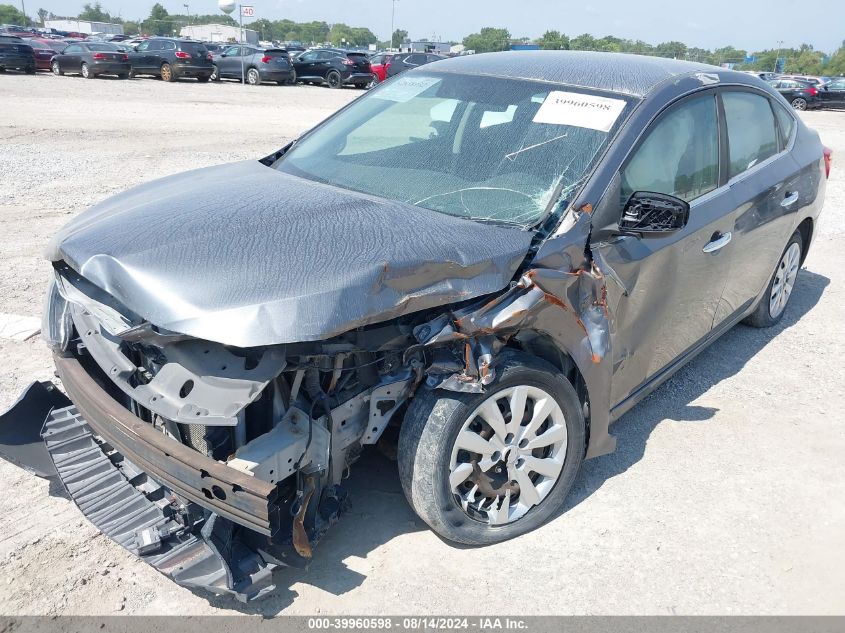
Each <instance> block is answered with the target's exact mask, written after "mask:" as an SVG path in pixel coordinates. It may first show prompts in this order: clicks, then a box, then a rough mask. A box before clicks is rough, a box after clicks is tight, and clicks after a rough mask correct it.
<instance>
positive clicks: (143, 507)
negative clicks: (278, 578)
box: [0, 356, 345, 602]
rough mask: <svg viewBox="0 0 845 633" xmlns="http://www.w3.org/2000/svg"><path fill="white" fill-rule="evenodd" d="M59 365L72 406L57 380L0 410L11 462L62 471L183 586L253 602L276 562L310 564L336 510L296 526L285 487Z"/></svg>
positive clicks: (123, 535) (100, 523) (68, 361)
mask: <svg viewBox="0 0 845 633" xmlns="http://www.w3.org/2000/svg"><path fill="white" fill-rule="evenodd" d="M55 361H56V368H57V371H58V374H59V376H60V378H61V379H62V382H63V384H64V386H65V389H66V390H67V392H68V395H69V396H70V397H71V399H72V402H71V400H68V399H67V398H66V397H64V396H63V395H62V394H61V392H60V391H59V390H58V389H57V388H56V387H55V386H54V385H52V384H51V383H34V384H33V385H32V386H31V387H30V388H29V389H28V390H27V391H26V392H25V393H24V395H23V396H22V397H21V398H20V399H19V400H18V402H16V403H15V405H13V407H12V408H11V409H10V410H9V411H7V412H6V413H4V414H3V415H2V416H0V453H2V455H3V457H6V458H7V459H9V460H10V461H13V462H15V463H17V464H19V465H21V466H23V467H24V468H27V469H28V470H30V471H32V472H34V473H35V474H38V475H40V476H44V477H57V478H58V479H59V480H61V482H62V483H63V485H64V487H65V489H66V490H67V492H68V495H69V496H70V497H71V499H73V501H74V503H76V505H77V506H78V507H79V509H80V510H81V511H82V513H83V514H84V515H85V516H86V517H87V518H88V519H89V520H90V521H91V522H92V523H93V524H94V525H96V526H97V528H98V529H100V530H101V531H102V532H103V533H105V534H106V535H107V536H109V537H110V538H112V539H113V540H115V541H117V542H118V543H120V544H121V545H122V546H123V547H125V548H126V549H128V550H129V551H131V552H132V553H133V554H136V555H137V556H139V557H140V558H141V559H142V560H144V561H145V562H147V563H149V564H151V565H152V566H153V567H155V568H156V569H158V570H159V571H161V572H162V573H163V574H165V575H167V576H168V577H170V578H171V579H172V580H174V581H176V582H177V583H179V584H181V585H184V586H188V587H194V588H200V589H205V590H207V591H210V592H212V593H215V594H228V595H232V596H234V597H235V598H237V599H238V600H241V601H244V602H246V601H249V600H252V599H256V598H259V597H261V596H263V595H265V594H267V593H268V592H271V591H272V590H273V589H274V588H275V585H274V584H273V581H272V572H273V570H274V569H275V568H276V567H279V566H296V567H301V566H304V565H305V564H307V562H308V558H307V557H305V556H304V555H303V548H304V550H305V553H306V554H308V555H310V548H311V546H312V545H314V544H315V543H316V541H317V540H318V539H319V537H320V536H321V535H322V534H323V533H324V532H325V530H326V529H327V527H328V525H330V523H331V522H333V520H334V519H335V518H336V514H335V515H333V516H331V517H328V516H325V517H321V519H315V518H314V517H312V516H309V517H308V518H307V519H306V525H305V527H304V528H302V524H301V523H300V529H299V530H298V531H297V530H295V529H294V530H293V531H292V530H291V523H292V520H293V514H294V513H293V512H292V509H291V506H290V504H288V503H286V502H285V501H281V500H278V499H277V498H276V495H277V491H278V489H277V487H276V486H274V485H272V484H269V483H267V482H264V481H261V480H259V479H256V478H254V477H250V476H249V475H247V474H244V473H241V472H239V471H237V470H234V469H232V468H229V467H227V466H226V465H224V464H221V463H219V462H216V461H214V460H213V459H211V458H209V457H207V456H205V455H203V454H201V453H199V452H197V451H194V450H193V449H190V448H189V447H187V446H184V445H183V444H180V443H179V442H177V441H175V440H173V439H171V438H169V437H167V436H166V435H164V434H163V433H162V432H160V431H158V430H156V429H155V428H154V427H153V426H152V425H150V424H148V423H146V422H144V421H143V420H141V419H140V418H137V417H136V416H134V415H133V414H132V413H131V412H130V411H128V410H127V409H125V408H124V407H122V406H121V405H120V403H118V402H117V401H115V400H114V399H113V398H112V397H111V396H110V395H109V394H108V393H106V392H105V391H104V390H103V389H102V387H100V385H99V384H98V383H97V382H96V381H95V380H94V379H93V378H92V377H91V376H90V375H89V374H88V373H87V372H86V371H85V369H84V368H83V367H82V365H81V364H80V362H79V361H78V360H77V359H75V358H73V357H69V356H56V358H55ZM45 420H46V421H45ZM42 425H43V426H42ZM341 501H345V500H343V499H342V500H341ZM179 504H187V506H188V507H189V508H190V510H191V511H190V512H188V515H189V516H190V517H191V520H190V521H188V522H186V520H185V516H184V513H181V514H180V513H178V512H176V510H175V507H176V506H179ZM337 506H338V508H342V507H343V506H345V503H344V502H341V503H338V504H337ZM183 507H184V505H183ZM338 512H339V510H338ZM302 514H303V515H304V512H303V513H302ZM294 536H296V537H297V538H296V539H295V538H294ZM294 540H296V541H297V545H298V546H297V545H295V544H294Z"/></svg>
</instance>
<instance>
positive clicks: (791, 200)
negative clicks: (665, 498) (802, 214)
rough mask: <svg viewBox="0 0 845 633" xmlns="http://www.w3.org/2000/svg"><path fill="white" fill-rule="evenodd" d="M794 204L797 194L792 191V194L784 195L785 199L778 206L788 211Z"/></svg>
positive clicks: (796, 200)
mask: <svg viewBox="0 0 845 633" xmlns="http://www.w3.org/2000/svg"><path fill="white" fill-rule="evenodd" d="M796 202H798V192H797V191H793V192H792V193H787V194H786V197H785V198H784V199H783V200H781V203H780V206H782V207H783V208H784V209H788V208H789V207H791V206H792V205H793V204H795V203H796Z"/></svg>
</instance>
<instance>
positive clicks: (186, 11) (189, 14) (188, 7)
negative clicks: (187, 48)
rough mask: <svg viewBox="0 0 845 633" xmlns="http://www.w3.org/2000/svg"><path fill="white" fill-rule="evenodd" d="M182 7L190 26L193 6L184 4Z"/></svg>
mask: <svg viewBox="0 0 845 633" xmlns="http://www.w3.org/2000/svg"><path fill="white" fill-rule="evenodd" d="M182 6H183V7H185V15H186V16H187V18H188V24H190V23H191V5H189V4H183V5H182Z"/></svg>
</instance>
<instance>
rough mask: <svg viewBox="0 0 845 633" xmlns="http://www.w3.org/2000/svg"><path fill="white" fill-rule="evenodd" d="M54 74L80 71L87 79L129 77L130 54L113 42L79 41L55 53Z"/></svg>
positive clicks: (130, 67) (52, 65) (130, 66)
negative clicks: (119, 48)
mask: <svg viewBox="0 0 845 633" xmlns="http://www.w3.org/2000/svg"><path fill="white" fill-rule="evenodd" d="M51 67H52V71H53V74H54V75H64V74H65V73H79V74H80V75H82V76H83V77H85V79H94V78H95V77H99V76H100V75H117V76H118V77H120V78H121V79H127V78H128V77H129V73H130V71H131V70H132V65H131V64H130V63H129V55H128V54H126V53H123V52H121V51H120V50H118V48H117V45H115V44H112V43H111V42H77V43H75V44H71V45H70V46H68V47H67V48H66V49H65V50H64V51H62V52H61V53H59V54H57V55H55V56H54V57H53V61H52V64H51Z"/></svg>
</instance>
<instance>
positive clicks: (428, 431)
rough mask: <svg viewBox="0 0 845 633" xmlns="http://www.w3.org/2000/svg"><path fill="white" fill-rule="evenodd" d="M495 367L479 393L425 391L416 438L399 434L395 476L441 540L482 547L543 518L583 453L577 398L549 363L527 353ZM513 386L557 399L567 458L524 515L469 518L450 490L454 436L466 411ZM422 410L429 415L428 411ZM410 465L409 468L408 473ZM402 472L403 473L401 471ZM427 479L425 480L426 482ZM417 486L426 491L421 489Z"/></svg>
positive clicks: (560, 499) (559, 500) (558, 503)
mask: <svg viewBox="0 0 845 633" xmlns="http://www.w3.org/2000/svg"><path fill="white" fill-rule="evenodd" d="M497 371H498V372H499V375H498V378H497V380H496V381H494V383H493V384H492V385H490V386H489V387H488V388H486V389H485V392H484V393H482V394H459V393H449V392H445V391H439V392H436V393H435V394H432V393H429V394H427V398H426V400H427V401H428V402H424V401H423V400H420V401H419V402H418V403H415V404H417V405H418V406H419V407H420V408H421V409H423V410H422V411H419V410H418V411H416V412H415V413H414V414H415V415H416V416H418V417H426V418H427V420H426V421H425V422H424V424H423V428H422V429H421V433H419V438H418V440H417V441H416V442H414V441H410V442H409V441H408V440H409V439H411V438H408V437H406V438H403V437H402V435H403V434H405V433H406V429H405V428H404V425H403V429H402V431H401V433H400V441H399V451H400V456H399V463H400V474H402V475H404V476H403V477H402V479H403V482H402V483H403V488H405V493H406V496H407V497H408V499H409V501H410V502H411V505H412V506H413V507H414V509H415V510H416V511H417V513H418V514H419V515H420V517H421V518H422V519H423V520H424V521H426V523H428V524H429V525H430V526H431V527H432V528H433V529H434V530H435V532H437V533H438V534H440V535H441V536H443V537H444V538H446V539H449V540H452V541H456V542H460V543H465V544H469V545H487V544H492V543H497V542H500V541H504V540H507V539H510V538H514V537H516V536H519V535H521V534H524V533H526V532H529V531H531V530H533V529H535V528H537V527H539V526H541V525H542V524H544V523H545V522H546V521H548V520H549V518H551V517H552V516H553V515H554V514H555V513H557V512H558V511H559V510H560V508H561V507H562V506H563V503H564V501H565V499H566V496H567V494H568V493H569V490H570V489H571V487H572V484H573V483H574V481H575V477H576V476H577V474H578V471H579V469H580V467H581V463H582V461H583V456H584V434H585V429H584V417H583V414H582V411H581V405H580V403H579V402H578V396H577V394H576V393H575V389H574V388H573V387H572V385H570V384H569V382H568V381H566V379H565V378H564V377H563V376H562V375H561V374H560V373H559V372H558V371H557V370H556V369H555V368H554V367H553V366H551V365H548V364H547V363H544V362H543V361H539V360H538V359H534V358H533V357H531V356H527V355H519V356H516V355H514V356H512V357H510V358H508V359H507V360H506V362H505V363H503V364H502V365H500V367H499V368H498V369H497ZM517 385H530V386H534V387H538V388H540V389H542V390H544V391H546V392H547V393H549V394H550V395H551V396H552V397H554V398H555V400H556V401H557V402H558V404H559V405H560V407H561V409H562V410H563V413H564V417H565V419H566V426H567V436H568V437H567V448H566V457H565V459H564V465H563V469H562V471H561V474H560V477H559V478H558V481H557V482H556V483H555V486H554V488H553V489H552V490H551V492H550V493H549V494H548V496H547V497H546V498H545V499H544V500H543V501H542V502H541V503H540V504H539V505H538V506H535V507H533V508H531V510H529V511H528V513H527V514H526V515H525V516H524V517H522V518H521V519H519V520H517V521H515V522H513V523H510V524H506V525H501V526H490V525H488V524H486V523H484V522H482V521H479V520H475V519H473V518H470V517H469V516H467V514H466V513H465V512H464V511H463V509H461V508H460V506H459V505H458V503H457V501H456V500H455V498H454V495H453V494H452V491H451V490H450V488H449V481H448V474H449V462H450V459H451V454H452V448H453V446H454V442H455V439H456V437H457V435H458V433H459V432H460V429H461V428H462V426H463V424H464V422H465V421H466V419H467V417H468V416H469V414H470V413H472V411H473V410H475V408H476V407H478V406H479V405H480V404H481V403H482V402H483V401H484V400H486V399H488V398H489V397H490V396H491V395H493V394H495V393H497V392H499V391H502V390H504V389H507V388H509V387H514V386H517ZM418 397H419V396H418ZM432 404H433V406H432ZM412 406H413V405H412ZM426 410H430V411H431V413H428V415H427V411H426ZM435 410H436V411H435ZM409 413H410V412H409ZM417 424H418V425H419V420H417ZM413 427H414V425H413V424H412V425H410V426H409V427H408V429H407V432H408V433H414V431H415V430H417V431H418V432H419V430H418V429H414V428H413ZM403 439H404V440H405V441H403ZM412 447H413V448H412ZM403 449H404V450H405V451H408V450H414V452H415V454H414V455H413V456H411V455H403V454H402V452H403ZM411 464H412V468H413V472H407V471H408V470H409V468H408V467H409V466H411ZM403 466H404V468H403ZM402 470H405V471H406V472H405V473H402V472H401V471H402ZM426 482H430V485H428V484H427V483H426ZM421 487H425V488H426V490H421V489H420V488H421ZM426 497H428V498H426Z"/></svg>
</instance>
